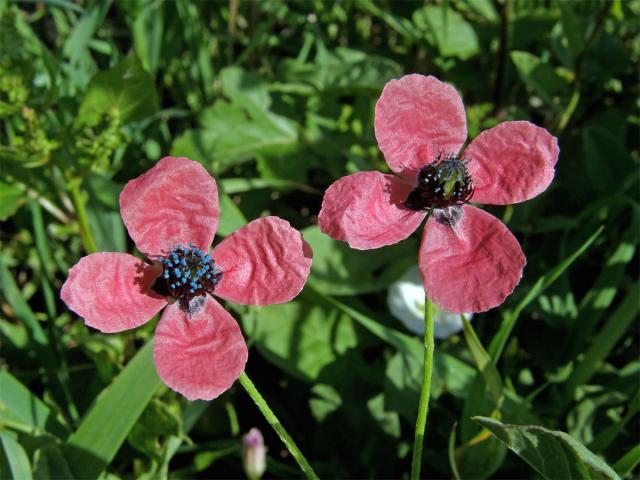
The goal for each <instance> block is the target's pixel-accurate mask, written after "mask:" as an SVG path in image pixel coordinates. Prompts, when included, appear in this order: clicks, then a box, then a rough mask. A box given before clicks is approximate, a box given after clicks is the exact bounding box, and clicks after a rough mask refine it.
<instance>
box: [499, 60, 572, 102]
mask: <svg viewBox="0 0 640 480" xmlns="http://www.w3.org/2000/svg"><path fill="white" fill-rule="evenodd" d="M511 61H512V62H513V64H514V65H515V66H516V70H517V72H518V75H519V76H520V78H521V79H522V81H523V83H524V84H525V85H527V86H528V87H529V88H531V89H532V90H533V91H534V92H535V93H536V94H537V95H539V96H540V97H541V98H542V99H543V100H544V101H545V103H546V104H547V105H549V106H553V105H554V104H555V102H554V98H558V97H559V98H568V93H569V89H568V85H567V83H566V82H565V81H564V80H563V79H562V78H561V77H560V76H559V75H558V74H557V73H556V71H555V70H554V68H553V67H552V66H551V65H549V63H547V62H546V61H544V60H542V59H541V58H539V57H537V56H535V55H533V54H531V53H529V52H521V51H512V52H511Z"/></svg>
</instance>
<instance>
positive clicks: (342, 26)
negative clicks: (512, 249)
mask: <svg viewBox="0 0 640 480" xmlns="http://www.w3.org/2000/svg"><path fill="white" fill-rule="evenodd" d="M639 14H640V2H638V1H636V0H628V1H622V0H615V1H600V0H584V1H579V2H569V1H554V0H548V1H536V0H495V1H491V0H468V1H461V0H450V1H444V0H443V1H440V2H429V1H424V2H418V1H403V2H390V1H381V2H373V1H368V0H361V1H338V2H331V3H330V2H321V1H308V2H302V1H300V2H283V1H272V2H259V1H237V0H231V1H229V2H223V1H220V2H161V1H141V0H135V1H134V0H131V1H122V2H112V1H83V2H77V3H74V2H71V1H69V0H55V1H54V0H49V1H42V2H38V3H34V2H17V3H14V2H7V1H6V0H0V225H1V226H2V230H1V233H0V307H1V310H0V342H1V345H2V350H1V352H0V368H1V369H0V447H1V448H0V477H2V478H5V477H9V478H11V477H13V478H20V479H22V478H30V477H36V478H37V477H44V478H70V477H77V478H96V477H98V476H99V475H101V476H102V478H115V477H118V478H133V477H135V478H157V477H172V478H187V477H189V478H190V477H197V478H211V477H242V476H243V473H242V466H241V460H240V435H241V434H242V433H243V432H246V431H248V430H249V428H251V427H253V426H258V427H259V428H260V429H261V430H262V432H263V434H264V435H265V438H266V443H267V445H268V447H269V451H268V456H269V458H268V470H267V475H268V476H270V477H297V476H300V472H299V471H298V470H297V468H296V466H295V464H294V463H293V462H292V460H291V458H290V457H289V456H288V455H287V452H286V451H285V450H284V449H283V447H282V445H281V443H280V442H279V440H278V438H277V437H276V436H275V434H274V433H273V432H272V431H271V430H270V428H269V427H268V425H267V424H266V422H265V421H264V419H263V418H262V417H261V416H260V414H259V412H258V411H257V410H256V408H255V406H254V405H253V404H252V403H251V400H250V399H249V398H248V397H247V395H246V393H245V392H244V391H242V389H240V388H239V387H238V386H236V387H234V388H232V389H231V390H230V391H228V392H227V393H225V394H224V395H223V396H222V397H220V398H218V399H216V400H215V401H213V402H210V403H204V402H192V403H190V402H187V401H186V400H185V399H184V398H182V397H181V396H179V395H177V394H175V393H174V392H172V391H170V390H168V389H167V388H166V387H165V386H164V385H163V384H162V383H161V382H160V381H159V379H158V378H157V376H156V374H155V370H154V368H153V365H152V363H151V361H150V354H149V352H150V348H149V345H150V343H148V340H149V339H150V338H151V337H152V335H153V329H154V326H155V321H156V320H155V319H154V320H153V321H151V322H150V323H149V324H148V325H146V326H143V327H141V328H139V329H137V330H135V331H132V332H125V333H122V334H117V335H104V334H100V333H97V332H95V331H93V330H91V329H89V328H87V327H85V326H84V324H83V322H82V320H80V319H79V318H77V317H76V316H75V315H73V314H72V313H71V312H69V311H68V310H67V309H66V307H65V305H64V304H63V303H62V302H61V301H60V300H59V296H58V292H59V289H60V286H61V284H62V282H63V281H64V280H65V278H66V275H67V270H68V268H69V267H70V266H72V265H73V264H74V263H75V262H77V261H78V259H79V258H80V257H81V256H83V255H85V254H86V253H87V252H91V251H93V250H100V251H122V252H127V251H128V252H131V251H132V250H133V248H134V246H133V244H132V242H131V241H130V240H129V239H128V238H127V236H126V231H125V229H124V227H123V225H122V222H121V220H120V216H119V211H118V201H117V200H118V195H119V192H120V191H121V189H122V187H123V185H124V184H125V183H126V182H127V181H128V180H130V179H132V178H134V177H136V176H138V175H139V174H141V173H142V172H144V171H145V170H147V169H148V168H150V167H151V166H152V165H153V164H154V163H155V162H156V161H157V160H158V159H160V158H161V157H162V156H164V155H168V154H171V155H183V156H188V157H190V158H192V159H194V160H198V161H200V162H201V163H202V164H203V165H204V166H205V167H206V168H207V169H208V170H209V171H210V172H211V173H212V174H213V175H215V177H216V179H217V181H218V185H219V187H220V189H221V197H220V201H221V206H222V219H221V224H220V229H219V235H220V237H223V236H225V235H228V234H229V233H231V232H232V231H233V230H235V229H236V228H238V227H239V226H242V225H243V224H245V223H246V222H247V221H250V220H252V219H254V218H257V217H259V216H262V215H265V214H274V215H279V216H281V217H283V218H285V219H287V220H289V221H290V222H291V223H292V224H293V225H294V226H296V227H297V228H299V229H301V230H302V231H303V234H304V236H305V238H306V239H307V241H308V242H309V243H310V244H311V245H312V247H313V249H314V266H313V269H312V274H311V276H310V279H309V284H308V286H307V287H306V288H305V290H304V291H303V292H302V294H301V295H300V296H299V297H298V298H297V299H296V300H295V301H293V302H291V303H289V304H286V305H279V306H272V307H265V308H244V307H238V306H234V305H229V308H231V309H232V310H233V313H234V315H235V316H236V317H237V318H238V319H239V321H240V323H241V326H242V327H243V332H244V334H245V337H246V339H247V343H248V345H249V346H250V358H249V362H248V365H247V372H248V374H249V376H250V377H252V378H253V379H254V382H255V383H256V384H257V386H258V388H259V389H260V390H261V391H262V392H263V394H264V396H265V397H266V398H267V400H268V401H269V403H270V405H271V407H272V408H273V409H274V410H275V411H276V413H277V415H278V416H279V417H280V419H281V420H282V423H283V424H284V425H285V427H286V428H287V429H288V430H289V431H290V433H291V434H292V436H293V437H294V438H295V439H296V441H297V442H298V443H299V445H300V447H301V449H302V451H303V452H304V453H305V455H306V456H307V458H309V460H310V461H311V463H312V464H313V465H314V468H315V469H316V471H317V472H318V474H319V475H320V476H321V477H331V478H334V477H339V478H346V477H372V478H373V477H382V478H400V477H402V476H403V475H404V476H406V475H407V472H408V471H409V468H410V462H411V459H410V449H411V442H412V440H413V424H414V421H415V415H416V408H417V400H418V395H419V387H420V383H419V382H420V369H421V362H422V351H421V342H420V340H419V339H418V338H415V337H414V336H413V335H411V334H409V333H408V332H406V331H404V330H403V327H402V325H401V324H400V323H398V322H397V321H396V320H395V319H394V318H393V317H391V316H390V314H389V312H388V309H387V306H386V302H385V299H386V289H387V287H388V286H389V284H390V283H391V282H393V281H394V280H395V279H397V278H398V277H399V276H400V275H402V273H403V272H404V271H405V270H406V269H407V268H408V267H409V266H411V265H413V264H415V263H416V258H417V253H416V252H417V247H418V242H419V236H418V235H419V232H420V231H419V232H418V233H417V234H414V236H413V237H411V238H410V239H409V240H407V241H405V242H402V243H401V244H398V245H396V246H392V247H387V248H384V249H381V250H378V251H372V252H361V251H354V250H350V249H348V248H347V247H346V246H345V245H344V244H342V243H339V242H335V241H333V240H331V239H330V238H328V237H326V236H325V235H323V234H321V233H320V232H319V230H318V228H317V227H316V226H315V223H316V216H317V213H318V211H319V208H320V203H321V200H322V193H323V191H324V190H325V189H326V188H327V187H328V186H329V185H330V184H331V183H332V182H333V181H335V180H336V179H338V178H339V177H341V176H343V175H345V174H348V173H353V172H356V171H360V170H372V169H376V170H383V171H384V170H387V167H386V164H385V163H384V159H383V158H382V156H381V153H380V152H379V151H378V149H377V146H376V142H375V138H374V135H373V107H374V104H375V101H376V100H377V98H378V96H379V94H380V92H381V90H382V87H383V86H384V84H385V83H386V82H387V81H388V80H390V79H392V78H397V77H399V76H401V75H403V74H405V73H413V72H417V73H422V74H432V75H436V76H437V77H438V78H440V79H441V80H443V81H446V82H448V83H451V84H453V85H454V86H455V87H456V88H457V89H458V91H459V92H460V93H461V94H462V96H463V99H464V102H465V106H466V109H467V115H468V122H469V132H470V138H473V137H475V136H476V135H477V134H478V133H479V132H480V131H482V130H484V129H487V128H490V127H492V126H494V125H496V124H497V123H499V122H501V121H504V120H511V119H527V120H531V121H532V122H534V123H536V124H538V125H541V126H544V127H545V128H547V129H549V130H550V131H551V132H553V134H554V135H556V136H557V137H558V138H559V142H560V148H561V153H560V160H559V163H558V170H557V176H556V179H555V181H554V182H553V184H552V186H551V187H550V189H549V190H548V191H546V192H545V193H544V194H542V195H540V196H539V197H537V198H535V199H533V200H531V201H528V202H526V203H524V204H521V205H518V206H515V207H512V206H507V207H491V208H489V210H490V211H491V212H492V213H493V214H495V215H497V216H499V217H500V218H502V220H503V221H504V222H506V223H507V224H508V226H509V228H510V229H511V230H512V231H513V232H514V233H515V234H516V236H517V237H518V239H519V240H520V242H521V244H522V246H523V250H524V251H525V253H526V255H527V259H528V263H527V267H526V269H525V273H524V277H523V280H522V281H521V283H520V286H519V287H518V288H517V289H516V291H515V293H514V294H513V295H512V296H510V297H509V298H508V299H507V301H506V302H505V304H504V305H503V306H502V307H500V308H498V309H494V310H492V311H490V312H487V313H485V314H481V315H477V316H476V317H475V318H474V321H473V326H474V328H475V330H476V331H475V334H474V333H473V332H467V334H468V335H467V336H468V338H469V341H470V345H469V346H467V343H466V342H465V337H464V336H462V335H459V336H454V337H451V338H449V339H447V340H445V341H442V342H438V344H437V346H436V364H435V369H434V380H433V382H434V383H433V391H432V394H433V397H432V403H431V410H430V416H429V423H428V427H427V436H426V450H425V454H424V465H423V472H424V474H425V475H427V476H429V477H442V478H450V477H452V476H456V477H458V476H459V477H462V478H489V477H492V478H523V477H525V478H527V477H529V478H537V475H541V476H543V477H545V478H553V477H554V476H555V477H557V476H563V477H572V478H574V477H575V478H603V477H604V478H615V475H616V474H615V473H614V472H613V471H612V470H611V469H609V467H607V466H606V464H604V462H603V460H602V459H604V461H606V462H607V463H609V465H612V467H613V469H614V470H615V471H616V472H617V474H618V475H620V476H621V477H629V478H630V477H632V476H633V475H634V473H633V472H634V468H635V469H636V470H635V474H636V475H637V464H638V462H639V461H640V450H639V449H638V447H637V444H638V443H639V435H638V411H639V409H640V395H639V393H638V392H639V388H638V387H639V382H640V362H639V361H638V353H639V352H638V322H637V314H638V308H639V305H638V295H639V291H638V272H637V266H638V257H637V252H636V248H637V243H638V218H639V217H638V215H639V212H640V211H639V205H638V180H639V169H638V165H639V161H640V158H639V153H638V138H639V121H640V118H639V116H638V106H639V105H638V94H639V91H638V90H639V89H638V57H639V55H640V36H639V35H638V30H639V26H640V20H639V19H640V15H639ZM87 231H88V232H90V235H87V234H86V233H85V232H87ZM474 339H475V343H474ZM145 343H146V347H145ZM483 345H484V346H483ZM136 354H137V355H136ZM483 362H484V363H483ZM494 363H495V365H496V367H495V368H494V367H490V368H489V367H487V368H485V369H484V370H483V371H484V375H482V374H480V373H479V370H478V368H479V366H482V365H485V366H486V365H490V366H492V365H493V364H494ZM487 385H488V386H487ZM474 415H476V416H477V415H479V416H485V417H488V416H492V417H493V420H491V419H486V418H485V419H479V420H478V422H476V421H473V420H471V417H472V416H474ZM498 419H499V420H500V421H497V420H498ZM501 422H502V423H501ZM503 423H505V424H521V425H535V426H537V427H531V426H529V427H522V428H519V427H512V426H509V425H507V426H505V425H503ZM481 424H482V426H484V427H487V428H488V429H489V430H482V429H481ZM539 427H544V428H539ZM545 428H546V429H550V430H561V431H564V432H566V433H568V434H569V435H570V437H568V436H566V435H564V434H559V433H557V432H550V431H549V430H546V429H545ZM490 431H491V432H493V434H495V436H493V435H492V434H491V433H489V432H490ZM563 435H564V436H563ZM503 441H504V442H507V443H509V444H510V447H511V448H512V449H513V450H514V451H515V452H516V453H517V454H518V455H520V456H521V457H522V458H523V459H525V460H526V461H527V462H528V463H529V464H530V465H531V466H528V465H527V463H525V462H524V461H523V460H522V459H521V458H518V456H517V455H514V454H511V453H507V448H506V447H505V444H504V443H502V442H503ZM585 446H586V447H585ZM587 448H588V450H587ZM598 456H599V457H598ZM541 461H542V463H540V462H541ZM603 465H604V466H603ZM531 467H533V469H532V468H531ZM536 471H537V473H535V472H536Z"/></svg>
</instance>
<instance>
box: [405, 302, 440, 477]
mask: <svg viewBox="0 0 640 480" xmlns="http://www.w3.org/2000/svg"><path fill="white" fill-rule="evenodd" d="M434 317H435V307H434V305H433V303H431V301H430V300H429V299H428V298H427V297H426V296H425V298H424V371H423V375H422V390H421V392H420V402H419V403H418V418H417V419H416V433H415V437H414V440H413V459H412V461H411V478H412V479H414V480H415V479H418V478H420V467H421V466H422V447H423V446H424V432H425V428H426V425H427V413H428V411H429V396H430V394H431V373H432V371H433V351H434V347H435V346H434V340H433V329H434Z"/></svg>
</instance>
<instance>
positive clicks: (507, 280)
mask: <svg viewBox="0 0 640 480" xmlns="http://www.w3.org/2000/svg"><path fill="white" fill-rule="evenodd" d="M525 263H526V259H525V257H524V254H523V253H522V250H521V249H520V245H519V244H518V241H517V240H516V238H515V237H514V236H513V234H512V233H511V232H510V231H509V229H508V228H507V227H506V226H505V225H504V223H502V222H501V221H500V220H498V219H497V218H495V217H494V216H492V215H490V214H488V213H487V212H485V211H483V210H480V209H479V208H475V207H472V206H470V205H464V206H463V207H462V217H461V218H460V221H459V222H458V224H457V225H456V226H455V227H453V228H452V227H449V226H446V225H442V224H441V223H438V222H437V221H436V219H435V218H430V219H429V221H428V222H427V226H426V227H425V230H424V234H423V236H422V245H420V255H419V265H420V273H421V274H422V280H423V282H424V288H425V291H426V292H427V296H428V297H429V298H430V299H431V300H432V301H433V302H435V303H436V304H437V305H438V306H439V307H441V308H443V309H444V310H448V311H450V312H453V313H463V312H465V313H466V312H484V311H485V310H489V309H490V308H493V307H496V306H498V305H500V304H501V303H502V302H503V301H504V299H505V298H506V297H507V296H508V295H509V294H510V293H511V292H513V289H514V288H515V287H516V285H517V284H518V282H519V281H520V277H522V269H523V267H524V265H525Z"/></svg>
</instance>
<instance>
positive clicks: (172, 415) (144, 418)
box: [127, 400, 181, 460]
mask: <svg viewBox="0 0 640 480" xmlns="http://www.w3.org/2000/svg"><path fill="white" fill-rule="evenodd" d="M180 431H181V425H180V417H178V415H176V412H174V411H173V410H172V408H171V407H170V406H169V405H167V404H166V403H163V402H160V401H158V400H152V401H151V402H150V403H149V405H147V408H145V409H144V411H143V412H142V415H140V418H139V419H138V421H137V422H136V424H135V425H134V426H133V428H132V429H131V432H130V433H129V435H128V437H127V439H128V441H129V443H130V444H131V446H133V447H134V448H135V449H136V450H138V451H140V452H142V453H145V454H147V455H148V456H149V457H150V458H151V459H152V460H155V459H157V458H160V457H161V455H162V453H163V449H162V444H161V442H160V440H161V437H165V438H166V437H168V436H170V435H173V436H175V437H178V436H179V435H180Z"/></svg>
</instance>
